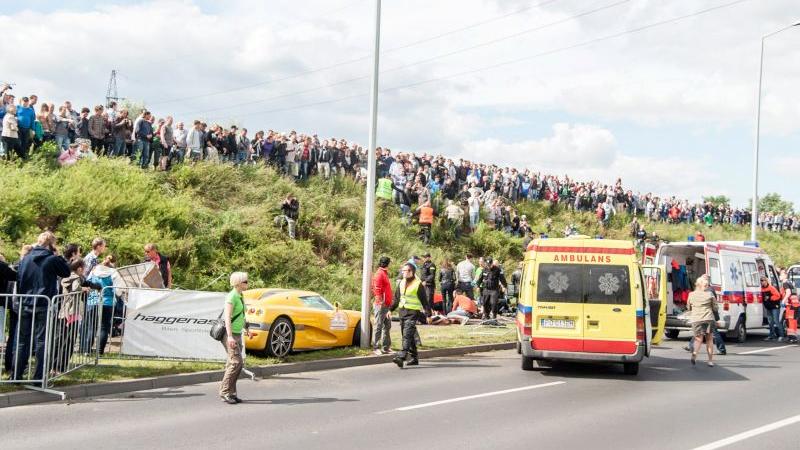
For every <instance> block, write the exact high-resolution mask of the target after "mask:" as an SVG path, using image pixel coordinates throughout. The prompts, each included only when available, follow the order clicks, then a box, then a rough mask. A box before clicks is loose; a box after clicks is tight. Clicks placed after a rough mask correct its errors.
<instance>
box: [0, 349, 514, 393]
mask: <svg viewBox="0 0 800 450" xmlns="http://www.w3.org/2000/svg"><path fill="white" fill-rule="evenodd" d="M515 345H516V344H515V343H514V342H507V343H501V344H481V345H471V346H467V347H455V348H442V349H434V350H423V351H420V352H419V354H420V359H426V358H438V357H443V356H458V355H465V354H468V353H478V352H489V351H495V350H508V349H512V348H514V347H515ZM391 360H392V355H384V356H354V357H349V358H334V359H324V360H318V361H305V362H298V363H287V364H276V365H272V366H257V367H247V369H248V370H250V371H251V372H253V373H254V374H255V376H257V377H260V378H266V377H269V376H273V375H284V374H292V373H300V372H316V371H320V370H333V369H342V368H346V367H358V366H370V365H375V364H384V363H388V362H391ZM223 373H224V371H222V370H210V371H205V372H193V373H183V374H176V375H164V376H160V377H151V378H140V379H134V380H120V381H109V382H105V383H92V384H78V385H74V386H63V387H56V388H54V389H55V390H59V391H61V392H64V393H65V394H66V398H67V400H66V401H67V402H69V401H70V400H76V399H81V398H90V397H99V396H103V395H113V394H122V393H126V392H136V391H144V390H148V389H160V388H169V387H177V386H187V385H193V384H201V383H213V382H217V381H220V380H222V375H223ZM243 376H244V375H243ZM56 401H60V400H59V399H58V398H57V397H56V396H54V395H53V394H48V393H45V392H39V391H33V390H24V391H18V392H11V393H8V394H0V408H8V407H12V406H22V405H32V404H37V403H46V402H56Z"/></svg>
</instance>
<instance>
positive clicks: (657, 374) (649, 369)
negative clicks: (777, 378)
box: [539, 356, 780, 382]
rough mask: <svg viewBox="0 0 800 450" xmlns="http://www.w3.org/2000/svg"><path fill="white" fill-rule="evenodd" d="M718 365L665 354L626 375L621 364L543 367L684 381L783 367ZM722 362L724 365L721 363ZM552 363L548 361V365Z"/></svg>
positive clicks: (547, 371)
mask: <svg viewBox="0 0 800 450" xmlns="http://www.w3.org/2000/svg"><path fill="white" fill-rule="evenodd" d="M715 363H717V366H716V367H708V366H706V361H705V359H699V360H698V361H697V365H696V366H692V365H691V364H690V363H689V358H688V357H687V358H686V359H685V360H684V359H678V358H662V357H658V356H651V357H650V358H648V359H647V360H646V361H644V362H643V363H642V365H641V367H640V370H639V375H625V374H624V373H622V365H621V364H579V363H566V362H557V363H552V366H550V367H545V368H541V369H539V372H540V373H541V374H542V375H544V376H547V377H560V378H592V379H604V380H621V381H640V382H641V381H648V382H650V381H656V382H659V381H660V382H682V381H747V380H749V378H747V377H745V376H742V375H741V374H738V373H736V372H733V371H732V370H729V369H728V368H726V366H730V367H732V368H744V367H746V368H758V369H779V368H780V367H777V366H765V365H755V364H753V365H747V366H742V365H737V364H736V363H726V362H725V361H724V360H721V359H716V360H715ZM720 363H722V365H720ZM548 364H551V363H550V362H545V363H544V365H548Z"/></svg>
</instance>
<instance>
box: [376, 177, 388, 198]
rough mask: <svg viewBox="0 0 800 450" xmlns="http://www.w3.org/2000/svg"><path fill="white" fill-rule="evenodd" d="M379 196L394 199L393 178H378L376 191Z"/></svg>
mask: <svg viewBox="0 0 800 450" xmlns="http://www.w3.org/2000/svg"><path fill="white" fill-rule="evenodd" d="M375 195H376V196H377V197H378V198H382V199H384V200H389V201H391V200H392V180H390V179H388V178H381V179H380V180H378V189H377V190H376V191H375Z"/></svg>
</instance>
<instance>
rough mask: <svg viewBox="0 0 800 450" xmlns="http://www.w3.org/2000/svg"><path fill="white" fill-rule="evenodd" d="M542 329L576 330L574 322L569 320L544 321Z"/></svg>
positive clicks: (542, 321)
mask: <svg viewBox="0 0 800 450" xmlns="http://www.w3.org/2000/svg"><path fill="white" fill-rule="evenodd" d="M540 323H541V325H542V328H575V321H574V320H567V319H542V320H541V322H540Z"/></svg>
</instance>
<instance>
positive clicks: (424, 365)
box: [404, 361, 500, 370]
mask: <svg viewBox="0 0 800 450" xmlns="http://www.w3.org/2000/svg"><path fill="white" fill-rule="evenodd" d="M476 367H483V368H487V367H500V366H499V365H497V364H462V363H461V362H454V363H452V364H448V363H443V362H429V363H428V362H424V361H423V362H420V365H418V366H411V367H408V366H406V367H405V369H404V370H421V369H474V368H476Z"/></svg>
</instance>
